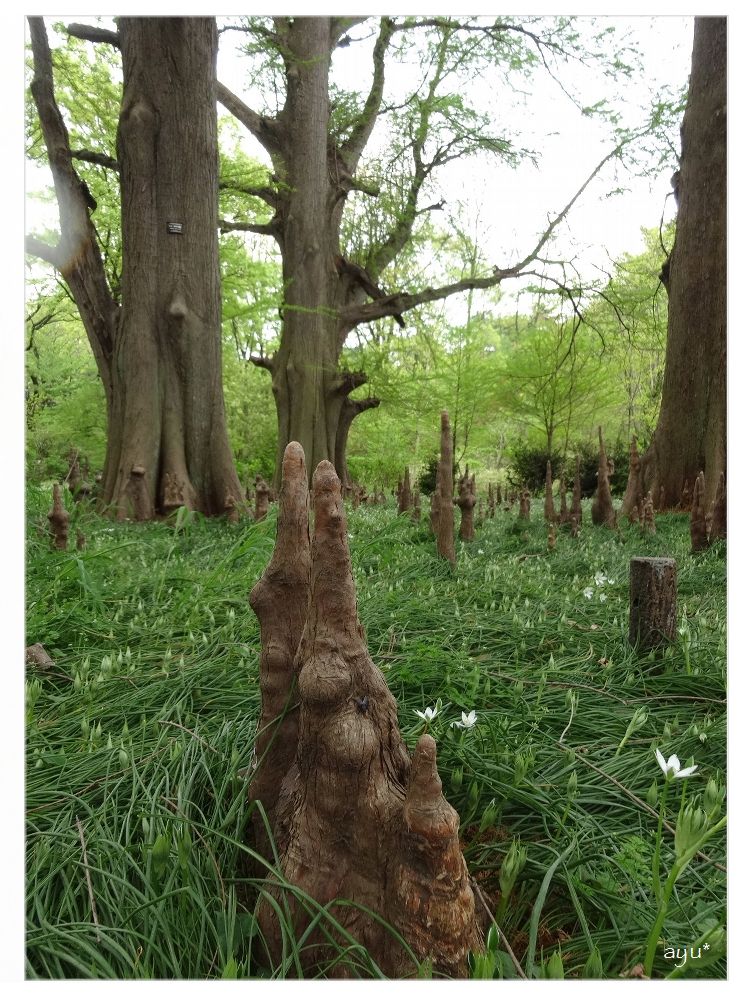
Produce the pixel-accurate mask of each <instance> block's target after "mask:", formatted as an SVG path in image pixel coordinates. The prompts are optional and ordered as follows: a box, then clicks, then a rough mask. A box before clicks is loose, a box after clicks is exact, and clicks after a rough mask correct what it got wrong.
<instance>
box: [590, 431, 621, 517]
mask: <svg viewBox="0 0 749 1000" xmlns="http://www.w3.org/2000/svg"><path fill="white" fill-rule="evenodd" d="M610 471H611V467H610V464H609V460H608V458H607V457H606V448H605V446H604V443H603V432H602V431H601V428H600V427H599V428H598V485H597V486H596V494H595V496H594V497H593V503H592V504H591V507H590V519H591V520H592V522H593V524H600V525H605V526H606V527H607V528H615V527H616V513H615V512H614V505H613V503H612V502H611V487H610V485H609V475H610Z"/></svg>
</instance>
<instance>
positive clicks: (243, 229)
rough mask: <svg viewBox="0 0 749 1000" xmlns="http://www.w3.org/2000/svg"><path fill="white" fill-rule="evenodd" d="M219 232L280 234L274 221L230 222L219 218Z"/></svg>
mask: <svg viewBox="0 0 749 1000" xmlns="http://www.w3.org/2000/svg"><path fill="white" fill-rule="evenodd" d="M218 228H219V232H222V233H257V234H258V235H259V236H275V237H277V236H278V226H277V225H276V224H275V223H274V222H272V221H271V222H230V221H229V220H228V219H219V220H218Z"/></svg>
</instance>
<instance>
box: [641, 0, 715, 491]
mask: <svg viewBox="0 0 749 1000" xmlns="http://www.w3.org/2000/svg"><path fill="white" fill-rule="evenodd" d="M674 188H675V190H676V191H677V197H678V210H677V215H676V240H675V243H674V248H673V251H672V253H671V257H670V263H669V267H668V293H669V300H668V301H669V314H668V340H667V345H666V367H665V375H664V383H663V397H662V401H661V410H660V415H659V418H658V424H657V427H656V430H655V434H654V437H653V440H652V443H651V445H650V448H649V449H648V451H647V452H646V453H645V455H644V456H643V458H642V463H641V469H642V473H641V482H640V489H639V492H640V493H641V494H642V495H643V496H644V495H645V493H647V491H648V490H650V491H651V492H652V494H653V496H655V497H659V496H660V495H661V488H664V489H665V503H666V506H667V507H675V506H676V505H677V504H678V503H679V501H680V498H681V492H682V487H683V485H684V481H685V480H687V481H688V482H689V483H690V484H691V483H693V482H694V480H695V478H696V477H697V475H698V474H699V472H700V471H701V470H703V469H704V472H705V480H706V489H707V495H708V496H710V497H711V496H712V495H713V494H714V492H715V488H716V486H717V483H718V477H719V475H720V473H721V472H723V471H724V470H725V468H726V19H725V18H724V17H697V18H695V27H694V49H693V52H692V74H691V77H690V81H689V93H688V97H687V108H686V112H685V114H684V122H683V124H682V155H681V163H680V170H679V175H678V178H677V183H675V184H674Z"/></svg>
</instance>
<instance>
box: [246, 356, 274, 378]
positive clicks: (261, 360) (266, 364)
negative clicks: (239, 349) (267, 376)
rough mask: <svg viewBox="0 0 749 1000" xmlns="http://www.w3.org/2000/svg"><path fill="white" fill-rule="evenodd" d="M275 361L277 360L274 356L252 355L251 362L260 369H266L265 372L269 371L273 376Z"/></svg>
mask: <svg viewBox="0 0 749 1000" xmlns="http://www.w3.org/2000/svg"><path fill="white" fill-rule="evenodd" d="M274 360H275V358H274V355H272V354H271V355H267V354H251V355H250V361H251V362H252V363H253V365H256V366H257V367H258V368H265V370H266V371H268V372H270V373H271V374H272V373H273V367H274Z"/></svg>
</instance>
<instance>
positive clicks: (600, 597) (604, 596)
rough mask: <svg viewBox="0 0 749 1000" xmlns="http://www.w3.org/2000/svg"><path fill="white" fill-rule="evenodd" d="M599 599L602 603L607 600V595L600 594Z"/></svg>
mask: <svg viewBox="0 0 749 1000" xmlns="http://www.w3.org/2000/svg"><path fill="white" fill-rule="evenodd" d="M598 600H599V601H600V602H601V604H603V602H604V601H605V600H606V595H605V594H599V595H598Z"/></svg>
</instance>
